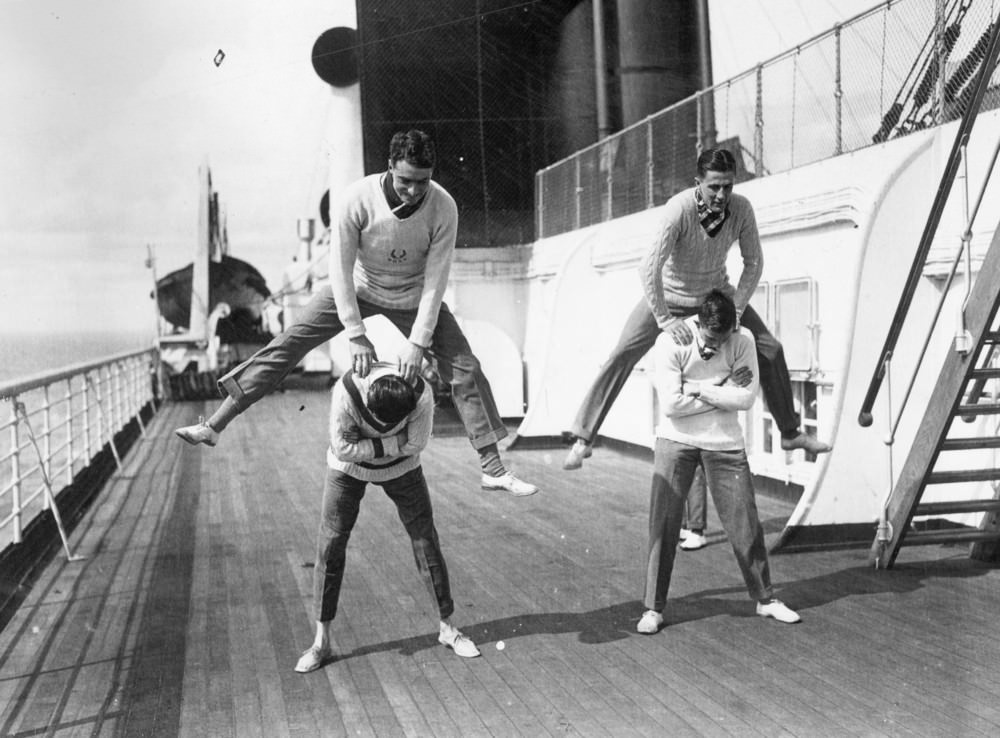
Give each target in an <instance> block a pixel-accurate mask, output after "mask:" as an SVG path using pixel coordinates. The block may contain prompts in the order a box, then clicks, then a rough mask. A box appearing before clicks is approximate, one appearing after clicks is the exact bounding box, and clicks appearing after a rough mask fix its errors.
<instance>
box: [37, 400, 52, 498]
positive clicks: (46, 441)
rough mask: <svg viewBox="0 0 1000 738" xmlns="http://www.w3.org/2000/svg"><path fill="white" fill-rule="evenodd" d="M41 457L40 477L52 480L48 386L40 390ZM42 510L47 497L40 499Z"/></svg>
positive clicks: (50, 415)
mask: <svg viewBox="0 0 1000 738" xmlns="http://www.w3.org/2000/svg"><path fill="white" fill-rule="evenodd" d="M42 457H43V458H41V459H39V460H38V464H39V465H40V466H41V467H42V475H43V476H44V477H46V478H47V479H51V478H52V464H51V463H50V462H51V460H52V409H51V406H50V400H49V385H45V386H44V387H43V388H42ZM42 509H43V510H48V509H49V500H48V497H47V496H43V497H42Z"/></svg>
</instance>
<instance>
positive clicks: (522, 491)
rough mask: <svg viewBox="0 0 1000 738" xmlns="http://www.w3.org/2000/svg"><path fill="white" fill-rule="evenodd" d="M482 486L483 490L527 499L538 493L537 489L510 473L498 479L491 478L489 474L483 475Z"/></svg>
mask: <svg viewBox="0 0 1000 738" xmlns="http://www.w3.org/2000/svg"><path fill="white" fill-rule="evenodd" d="M482 485H483V489H502V490H506V491H507V492H510V493H511V494H512V495H514V496H515V497H527V496H528V495H533V494H535V492H537V491H538V487H536V486H535V485H533V484H528V483H527V482H522V481H521V480H520V479H518V478H517V477H515V476H514V475H513V474H511V473H510V472H507V473H506V474H502V475H500V476H499V477H491V476H490V475H489V474H483V480H482Z"/></svg>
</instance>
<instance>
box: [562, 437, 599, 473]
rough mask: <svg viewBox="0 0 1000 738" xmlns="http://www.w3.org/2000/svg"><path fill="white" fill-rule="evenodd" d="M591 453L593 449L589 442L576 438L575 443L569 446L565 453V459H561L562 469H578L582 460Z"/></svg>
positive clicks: (591, 454) (587, 457) (581, 464)
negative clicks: (567, 451)
mask: <svg viewBox="0 0 1000 738" xmlns="http://www.w3.org/2000/svg"><path fill="white" fill-rule="evenodd" d="M593 454H594V449H593V447H592V446H591V445H590V444H589V443H584V442H583V441H580V440H577V442H576V443H574V444H573V445H572V446H570V449H569V453H567V454H566V460H565V461H563V469H566V470H567V471H572V470H574V469H579V468H580V467H582V466H583V460H584V459H589V458H590V457H591V456H593Z"/></svg>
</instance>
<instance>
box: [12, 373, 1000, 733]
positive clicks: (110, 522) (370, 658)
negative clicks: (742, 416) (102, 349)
mask: <svg viewBox="0 0 1000 738" xmlns="http://www.w3.org/2000/svg"><path fill="white" fill-rule="evenodd" d="M327 410H328V395H327V394H326V393H325V392H316V391H309V390H306V389H303V388H294V387H293V388H291V389H289V390H287V391H286V392H284V393H282V394H278V395H274V396H272V397H269V398H266V399H265V400H263V401H262V402H261V403H260V404H259V405H258V406H257V407H256V408H254V409H253V410H251V411H250V413H249V414H248V415H246V416H245V417H243V418H241V419H240V420H238V421H237V422H236V423H235V424H233V425H232V426H231V427H230V430H229V431H228V432H227V433H226V435H225V436H224V438H223V441H222V443H221V444H220V445H219V446H218V447H217V448H215V449H213V450H208V449H205V448H191V447H188V446H185V445H184V444H182V443H181V442H180V441H178V440H177V439H175V438H174V437H173V435H172V429H173V428H174V427H176V426H179V425H182V424H186V423H188V422H191V421H192V420H194V419H195V418H196V416H197V415H198V414H199V413H204V406H202V405H201V404H200V403H186V404H176V405H169V406H166V407H165V408H163V409H162V410H161V412H160V415H159V416H158V417H157V418H156V419H155V421H154V422H153V423H152V425H151V426H150V428H149V429H148V436H147V438H146V440H145V441H144V442H143V443H141V444H139V445H138V446H137V447H136V448H135V449H133V451H132V452H131V454H130V456H129V457H128V458H127V459H126V464H125V468H124V470H123V472H122V473H121V474H118V475H116V476H115V477H114V478H113V479H112V481H111V482H109V483H108V485H107V487H106V489H105V490H104V492H103V493H102V495H101V496H100V498H99V499H98V500H97V501H96V503H95V504H94V506H93V507H92V508H91V509H90V510H89V512H88V513H87V515H86V517H85V518H84V520H83V521H82V522H81V524H80V525H79V526H78V527H77V529H76V530H75V532H74V533H73V535H72V537H71V544H72V546H73V548H74V550H75V551H76V552H78V553H79V554H82V555H83V556H85V557H86V558H85V559H84V560H83V561H79V562H67V561H66V560H65V558H63V557H60V558H58V559H56V560H55V561H53V562H52V563H51V564H50V565H49V566H48V567H47V569H46V570H45V572H44V573H43V574H42V575H41V576H40V577H39V578H38V580H37V581H36V582H35V584H34V587H33V589H32V591H31V592H30V594H29V595H28V597H27V598H26V600H25V602H24V603H23V605H22V606H21V608H20V610H19V611H18V613H17V614H16V615H15V616H14V618H13V619H12V620H11V621H10V623H9V624H8V625H7V627H6V628H5V629H4V630H3V631H2V632H0V663H2V666H0V706H2V707H0V735H4V736H29V735H43V734H44V735H76V734H81V735H84V734H85V735H91V736H99V735H121V736H139V735H156V736H160V735H165V736H172V735H182V736H219V735H236V736H241V737H242V736H254V735H259V736H280V735H301V736H313V735H348V734H351V735H354V734H360V735H376V736H391V735H419V736H425V735H454V736H469V735H496V736H508V735H528V736H537V735H566V734H569V735H595V736H598V735H614V736H625V735H713V736H714V735H719V736H722V735H741V736H742V735H768V736H771V735H793V736H818V735H829V736H840V735H866V736H868V735H921V736H944V735H948V736H951V735H976V734H983V735H991V734H992V735H996V734H997V733H998V732H1000V707H997V705H1000V686H997V682H996V680H995V678H994V676H995V665H996V662H997V659H998V657H1000V642H998V640H997V639H996V636H995V632H996V617H995V614H994V613H996V612H997V610H998V605H1000V587H998V584H1000V573H998V571H997V570H996V569H993V568H989V567H986V566H984V565H982V564H979V563H977V562H974V561H971V560H969V559H968V558H967V552H966V550H965V549H964V548H957V547H942V546H935V547H921V548H915V549H912V550H909V551H908V552H907V553H908V560H907V561H905V562H902V563H899V564H898V565H897V568H895V569H893V570H891V571H888V572H876V571H873V570H871V569H869V568H867V566H866V564H865V556H866V554H867V552H866V551H840V552H817V553H810V554H797V555H789V556H778V557H774V558H773V559H772V562H771V563H772V577H773V579H774V581H775V584H776V587H777V590H778V594H779V596H781V597H782V598H783V599H785V600H786V601H787V602H788V603H789V604H791V605H792V606H794V607H795V608H796V609H798V610H799V611H800V612H801V613H802V615H803V620H804V622H803V623H802V624H800V625H797V626H781V625H778V624H776V623H774V622H772V621H764V620H762V619H760V618H757V617H756V616H754V615H753V607H752V603H751V602H750V600H749V599H748V598H747V595H746V591H745V588H744V586H743V583H742V580H741V578H740V575H739V571H738V569H737V567H736V565H735V561H734V560H733V555H732V552H731V550H730V549H729V546H728V545H727V544H726V542H725V537H724V535H723V534H722V533H721V531H720V529H719V526H718V521H717V519H716V518H714V517H710V519H709V526H710V530H709V543H710V545H709V546H708V547H706V548H705V549H703V550H701V551H698V552H694V553H683V554H681V555H680V556H679V557H678V562H677V567H676V569H675V572H674V581H673V583H672V586H671V599H670V601H669V603H668V608H667V611H666V612H665V615H666V620H667V627H666V628H665V629H664V630H663V631H661V632H660V633H659V634H657V635H655V636H641V635H638V634H637V633H636V632H635V623H636V621H637V620H638V618H639V616H640V615H641V611H642V606H641V604H640V602H639V598H640V597H641V593H642V576H643V571H642V569H643V566H642V561H643V558H644V550H643V549H644V547H645V537H646V512H647V506H648V500H647V495H648V485H649V474H650V468H649V464H648V462H647V461H644V460H642V459H636V458H634V457H632V456H629V455H624V454H621V453H618V452H616V451H614V450H612V449H599V450H598V452H597V453H596V454H595V456H594V457H593V458H592V459H590V460H588V462H587V466H586V467H585V469H584V471H583V472H574V473H567V472H564V471H562V469H561V468H560V463H561V460H562V458H561V457H562V454H561V453H560V450H551V449H550V450H545V449H535V450H519V449H515V450H511V451H508V452H507V453H506V460H507V461H508V463H509V465H511V466H512V467H513V468H514V469H515V471H516V472H517V473H518V474H519V475H520V476H522V477H524V478H525V479H529V480H531V481H532V482H535V483H537V484H539V485H540V486H541V487H542V492H541V493H539V494H538V495H536V496H534V497H529V498H520V499H515V498H512V497H508V496H504V495H502V494H498V493H488V492H484V491H482V490H480V489H479V487H478V478H479V475H478V468H477V464H476V458H475V454H474V453H473V452H472V450H471V448H470V446H469V445H468V443H467V442H466V441H465V439H464V434H463V433H462V431H461V428H460V427H458V426H457V424H456V423H454V422H449V420H448V418H447V416H446V414H444V413H442V414H441V422H440V423H439V425H438V428H437V431H436V437H435V439H434V440H432V442H431V445H430V447H429V448H428V450H427V451H426V452H425V454H424V466H425V470H426V473H427V477H428V480H429V483H430V485H431V492H432V496H433V499H434V502H435V516H436V519H437V525H438V530H439V532H440V535H441V540H442V545H443V548H444V552H445V555H446V556H447V559H448V564H449V570H450V574H451V578H452V591H453V595H454V597H455V602H456V614H455V618H454V620H455V622H456V623H457V624H458V625H460V626H461V627H462V628H463V630H464V631H465V632H466V633H467V634H468V635H470V636H472V637H473V638H474V640H476V641H477V642H478V643H479V645H480V647H481V648H482V650H483V656H482V657H481V658H479V659H472V660H463V659H460V658H458V657H456V656H454V655H453V654H452V653H451V652H450V651H448V650H446V649H444V648H443V647H441V646H439V645H438V644H437V641H436V637H435V630H436V617H435V612H434V609H433V607H432V606H431V603H430V602H429V598H428V597H427V595H426V592H425V591H424V590H423V586H422V583H421V582H420V581H419V578H418V576H417V575H416V571H415V568H414V565H413V560H412V554H411V552H410V548H409V544H408V542H407V540H406V538H405V534H404V532H403V530H402V526H401V524H400V523H399V521H398V519H397V518H396V513H395V510H394V508H393V506H392V505H391V503H390V502H389V501H388V499H387V498H386V497H385V496H384V495H383V494H382V493H381V491H380V490H379V488H377V487H369V493H368V495H367V497H366V499H365V502H364V504H363V505H362V511H361V516H360V518H359V521H358V525H357V527H356V529H355V532H354V535H353V538H352V542H351V546H350V548H349V550H348V563H347V574H346V577H345V584H344V592H343V596H342V602H341V612H340V614H339V615H338V618H337V628H336V633H337V643H336V658H335V660H334V661H333V662H332V663H330V664H328V665H327V666H326V667H325V668H324V669H322V670H320V671H318V672H315V673H313V674H309V675H305V676H303V675H299V674H296V673H294V672H293V671H292V666H293V665H294V663H295V660H296V659H297V657H298V654H299V653H300V651H301V650H302V649H303V648H304V647H305V646H306V645H308V643H309V641H310V639H311V631H312V623H311V621H310V618H311V615H310V612H311V602H310V601H311V577H312V568H311V566H312V559H313V545H314V544H313V538H314V533H315V529H316V525H317V515H318V510H319V504H320V496H321V491H322V482H323V474H324V452H325V439H326V416H327ZM758 507H759V509H760V512H761V516H762V518H763V519H764V521H765V528H766V531H767V532H768V537H769V539H770V538H772V537H773V536H774V535H776V534H777V533H778V532H779V531H780V530H781V528H782V526H783V523H784V521H785V519H786V518H787V516H788V514H789V513H790V512H791V505H790V504H789V503H788V502H787V501H783V500H780V499H775V498H770V497H765V496H760V497H759V499H758ZM501 641H502V642H503V644H504V646H505V648H503V650H500V649H498V648H497V646H498V645H499V644H500V642H501Z"/></svg>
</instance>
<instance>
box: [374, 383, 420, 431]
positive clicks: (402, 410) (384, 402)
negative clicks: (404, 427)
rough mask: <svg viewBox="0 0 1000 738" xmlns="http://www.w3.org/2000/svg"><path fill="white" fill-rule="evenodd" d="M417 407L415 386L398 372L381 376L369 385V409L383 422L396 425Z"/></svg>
mask: <svg viewBox="0 0 1000 738" xmlns="http://www.w3.org/2000/svg"><path fill="white" fill-rule="evenodd" d="M416 407H417V394H416V392H414V391H413V387H411V386H410V384H409V383H408V382H407V381H406V380H405V379H403V378H402V377H400V376H398V375H396V374H386V375H385V376H382V377H379V378H378V379H376V380H375V381H374V382H372V383H371V385H370V386H369V387H368V409H369V410H370V411H371V412H372V414H373V415H375V417H376V418H378V419H379V420H381V421H382V422H383V423H388V424H389V425H396V423H398V422H399V421H401V420H402V419H403V418H405V417H406V416H407V415H409V414H410V413H412V412H413V411H414V409H415V408H416Z"/></svg>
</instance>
